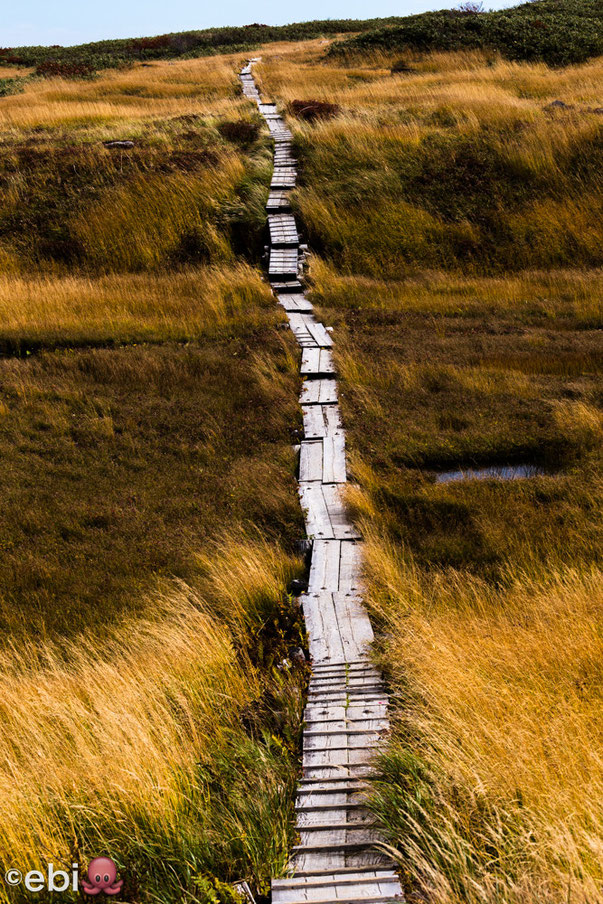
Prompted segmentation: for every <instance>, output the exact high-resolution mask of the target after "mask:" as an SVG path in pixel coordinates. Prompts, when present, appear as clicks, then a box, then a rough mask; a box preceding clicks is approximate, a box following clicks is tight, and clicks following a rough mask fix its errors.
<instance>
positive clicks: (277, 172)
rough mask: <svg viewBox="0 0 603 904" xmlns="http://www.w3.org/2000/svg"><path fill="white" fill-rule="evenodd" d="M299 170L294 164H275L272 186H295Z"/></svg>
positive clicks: (272, 187)
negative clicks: (297, 170)
mask: <svg viewBox="0 0 603 904" xmlns="http://www.w3.org/2000/svg"><path fill="white" fill-rule="evenodd" d="M296 181H297V172H296V170H295V167H293V166H275V167H274V172H273V173H272V180H271V182H270V188H271V189H274V188H295V183H296Z"/></svg>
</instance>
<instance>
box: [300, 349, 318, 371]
mask: <svg viewBox="0 0 603 904" xmlns="http://www.w3.org/2000/svg"><path fill="white" fill-rule="evenodd" d="M320 352H321V349H319V348H318V346H316V347H314V348H305V349H304V350H303V352H302V360H301V368H300V373H301V374H302V375H304V376H305V375H307V374H317V373H318V368H319V366H320Z"/></svg>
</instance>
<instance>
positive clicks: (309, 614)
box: [301, 594, 328, 659]
mask: <svg viewBox="0 0 603 904" xmlns="http://www.w3.org/2000/svg"><path fill="white" fill-rule="evenodd" d="M301 599H302V609H303V613H304V621H305V623H306V632H307V634H308V644H309V648H310V655H311V656H313V657H316V658H318V659H325V658H326V657H327V655H328V647H327V642H326V639H325V638H324V636H323V633H322V619H321V617H320V613H319V611H318V603H317V600H316V599H315V598H314V597H309V596H306V594H303V595H302V598H301Z"/></svg>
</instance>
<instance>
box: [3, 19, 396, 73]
mask: <svg viewBox="0 0 603 904" xmlns="http://www.w3.org/2000/svg"><path fill="white" fill-rule="evenodd" d="M402 21H403V20H402V19H401V18H400V17H396V16H392V17H391V18H388V19H366V20H360V19H323V20H318V21H314V22H300V23H293V24H291V25H280V26H272V25H260V24H258V23H254V24H253V25H242V26H239V27H236V28H230V27H226V28H206V29H204V30H203V31H183V32H175V33H173V34H168V35H157V36H155V37H151V38H125V39H121V40H115V41H96V42H95V43H93V44H79V45H77V46H74V47H59V46H55V47H19V48H17V49H15V48H1V49H0V62H5V63H11V64H12V65H23V66H39V65H40V64H47V63H49V62H58V63H61V64H63V65H76V66H77V65H87V66H89V67H91V68H93V69H97V70H98V69H109V68H113V67H117V66H124V65H127V64H129V63H133V62H137V61H140V60H162V59H176V58H177V57H194V56H206V55H208V54H214V53H237V52H240V51H244V50H249V49H251V48H253V47H257V46H258V45H259V44H265V43H267V42H270V41H303V40H307V39H311V38H317V37H320V36H321V35H336V34H341V33H343V32H357V31H364V30H366V29H374V28H378V27H382V26H383V25H397V24H399V23H401V22H402Z"/></svg>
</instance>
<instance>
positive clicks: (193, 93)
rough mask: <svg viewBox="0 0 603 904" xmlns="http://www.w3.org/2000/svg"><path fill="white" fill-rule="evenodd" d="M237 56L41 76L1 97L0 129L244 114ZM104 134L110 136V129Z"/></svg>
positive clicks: (124, 123) (111, 124) (127, 123)
mask: <svg viewBox="0 0 603 904" xmlns="http://www.w3.org/2000/svg"><path fill="white" fill-rule="evenodd" d="M241 59H242V57H241V55H231V56H216V57H204V58H202V59H197V60H176V61H171V62H167V61H158V62H155V63H153V65H152V66H151V67H146V66H138V65H137V66H134V67H132V68H131V69H127V70H108V71H106V72H103V73H102V75H101V76H100V77H98V78H95V79H92V80H86V79H75V80H72V79H61V78H53V79H40V80H35V81H32V82H30V83H29V84H28V85H26V87H25V91H24V92H23V93H22V94H18V95H11V96H9V97H7V98H3V99H2V105H1V106H0V130H2V129H5V130H6V129H32V128H41V127H42V128H51V127H59V126H60V127H63V128H73V127H81V126H101V127H107V128H109V129H110V130H112V129H114V127H115V126H118V125H119V126H121V127H122V128H124V127H125V128H128V127H130V126H131V127H133V128H134V129H136V127H137V121H140V120H142V119H144V118H149V117H153V116H156V117H166V116H170V115H178V114H180V115H186V114H191V113H199V114H203V115H208V116H220V115H225V114H229V115H237V114H239V113H241V112H246V109H247V108H246V102H245V101H244V100H243V99H239V94H240V89H239V85H238V82H237V76H236V72H237V66H238V64H239V61H240V60H241ZM107 137H113V132H112V131H108V132H107ZM128 137H130V135H128Z"/></svg>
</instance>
